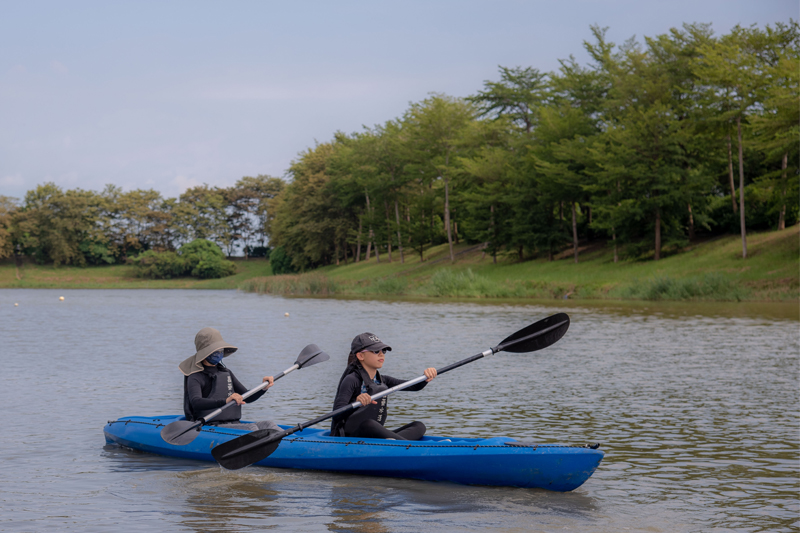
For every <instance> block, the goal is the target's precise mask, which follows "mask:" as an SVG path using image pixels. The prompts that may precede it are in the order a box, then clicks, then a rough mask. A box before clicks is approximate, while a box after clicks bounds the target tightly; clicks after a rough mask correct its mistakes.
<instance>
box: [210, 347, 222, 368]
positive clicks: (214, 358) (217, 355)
mask: <svg viewBox="0 0 800 533" xmlns="http://www.w3.org/2000/svg"><path fill="white" fill-rule="evenodd" d="M224 356H225V352H224V351H222V350H218V351H216V352H214V353H212V354H211V355H209V356H208V357H206V362H208V363H211V364H212V365H215V366H216V365H217V364H219V363H220V362H222V358H223V357H224Z"/></svg>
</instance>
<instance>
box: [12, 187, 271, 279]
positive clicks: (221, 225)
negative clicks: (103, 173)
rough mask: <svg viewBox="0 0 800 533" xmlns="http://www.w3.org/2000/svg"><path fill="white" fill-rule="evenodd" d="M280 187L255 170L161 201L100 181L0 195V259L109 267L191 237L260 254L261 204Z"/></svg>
mask: <svg viewBox="0 0 800 533" xmlns="http://www.w3.org/2000/svg"><path fill="white" fill-rule="evenodd" d="M284 185H285V182H284V181H283V180H281V179H278V178H274V177H269V176H263V175H260V176H256V177H244V178H242V179H240V180H239V181H238V182H236V184H235V185H233V186H232V187H227V188H219V187H210V186H208V185H201V186H197V187H192V188H189V189H187V190H186V191H185V192H184V193H183V194H181V195H180V197H178V198H164V197H162V195H161V194H160V193H159V192H158V191H155V190H152V189H150V190H142V189H137V190H132V191H128V192H123V191H122V190H121V189H120V188H119V187H116V186H114V185H108V186H106V188H105V189H104V190H103V191H101V192H94V191H86V190H82V189H72V190H66V191H64V190H62V189H61V188H60V187H58V186H56V185H54V184H52V183H45V184H43V185H39V186H37V187H36V188H35V189H33V190H31V191H28V192H27V193H26V195H25V198H24V199H23V200H22V201H21V202H16V201H15V200H14V199H12V198H8V197H3V196H0V257H8V256H10V255H12V254H17V255H18V256H28V257H31V258H33V259H34V260H36V261H37V262H40V263H53V264H56V265H58V264H71V265H81V266H82V265H87V264H89V265H98V264H114V263H124V262H126V261H128V260H129V259H132V258H134V257H138V256H140V255H141V254H143V252H148V251H151V252H154V253H158V252H170V253H172V252H175V251H177V250H179V249H180V248H181V246H182V245H186V244H188V243H190V242H192V241H195V240H197V239H201V240H208V241H211V242H214V243H216V244H217V245H218V246H219V247H220V248H221V249H222V250H223V251H224V252H225V253H226V254H227V255H228V256H230V255H234V253H243V254H244V255H245V256H246V257H247V256H262V257H263V256H264V255H266V253H267V251H268V248H267V243H268V235H269V232H270V224H271V222H272V217H271V211H270V209H269V205H270V202H271V201H272V200H273V199H274V198H275V197H276V196H277V195H278V194H279V193H280V192H281V191H282V190H283V188H284ZM196 246H200V247H201V248H202V247H203V246H204V245H202V244H198V245H196ZM195 263H196V261H195ZM195 267H196V264H195V265H193V266H192V268H190V269H189V270H192V269H193V268H195ZM181 268H183V266H182V265H181ZM178 270H180V269H178Z"/></svg>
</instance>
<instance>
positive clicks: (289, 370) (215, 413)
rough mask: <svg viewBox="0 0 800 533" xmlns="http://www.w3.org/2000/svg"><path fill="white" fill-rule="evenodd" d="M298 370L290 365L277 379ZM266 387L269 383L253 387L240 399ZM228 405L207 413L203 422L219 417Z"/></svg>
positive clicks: (265, 382)
mask: <svg viewBox="0 0 800 533" xmlns="http://www.w3.org/2000/svg"><path fill="white" fill-rule="evenodd" d="M298 368H300V365H292V366H290V367H289V368H287V369H286V370H284V371H283V372H281V373H280V374H278V377H283V376H285V375H286V374H288V373H289V372H292V371H294V370H297V369H298ZM276 379H277V378H276ZM267 385H269V381H264V382H262V383H261V385H259V386H258V387H255V388H253V389H250V390H249V391H247V392H245V393H244V394H242V399H243V400H246V399H247V398H249V397H250V396H252V395H253V394H255V393H257V392H258V391H260V390H261V389H263V388H264V387H266V386H267ZM229 403H230V402H228V403H226V404H225V405H224V406H223V407H220V408H219V409H217V410H216V411H214V412H212V413H209V415H208V416H204V417H203V420H205V421H206V422H208V421H209V420H211V419H212V418H214V417H215V416H217V415H219V414H220V413H221V412H222V410H223V409H225V407H227V406H228V404H229Z"/></svg>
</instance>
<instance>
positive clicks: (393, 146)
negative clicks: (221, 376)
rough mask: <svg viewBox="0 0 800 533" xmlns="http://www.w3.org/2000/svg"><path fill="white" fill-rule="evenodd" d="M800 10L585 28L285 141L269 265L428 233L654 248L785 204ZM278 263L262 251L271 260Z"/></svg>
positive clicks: (647, 252) (790, 206) (433, 240)
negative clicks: (531, 53) (418, 96)
mask: <svg viewBox="0 0 800 533" xmlns="http://www.w3.org/2000/svg"><path fill="white" fill-rule="evenodd" d="M798 35H799V32H798V25H797V23H795V22H791V23H790V24H782V23H778V24H775V25H774V26H767V27H766V28H764V29H759V28H755V27H750V28H743V27H738V26H737V27H735V28H733V29H732V30H731V32H730V33H728V34H726V35H722V36H719V37H717V36H714V35H713V33H712V31H711V29H710V26H709V25H704V24H687V25H684V26H683V27H682V28H681V29H673V30H671V31H670V32H669V33H667V34H664V35H658V36H656V37H652V38H646V39H645V42H644V43H639V42H636V41H634V40H630V41H627V42H625V43H624V44H622V45H620V46H616V45H614V44H613V43H610V42H608V40H607V39H606V31H605V30H604V29H601V28H597V27H593V28H592V37H593V38H592V40H591V41H590V42H585V43H584V46H585V48H586V50H587V51H588V53H589V56H590V58H591V60H590V62H589V63H588V64H586V65H581V64H579V63H578V62H577V61H576V60H575V59H574V58H569V59H566V60H562V61H560V68H559V69H558V71H557V72H551V73H544V72H541V71H539V70H537V69H535V68H533V67H525V68H523V67H515V68H507V67H500V71H499V79H498V80H495V81H487V82H485V84H484V87H483V88H482V89H481V90H480V91H478V92H477V93H476V94H474V95H472V96H469V97H467V98H454V97H450V96H447V95H441V94H433V95H431V96H430V97H429V98H427V99H425V100H423V101H421V102H417V103H412V104H411V105H410V106H409V108H408V109H407V110H406V112H405V113H404V114H403V115H402V116H401V117H398V118H396V119H393V120H389V121H387V122H386V123H384V124H381V125H377V126H375V127H371V128H365V129H364V131H361V132H357V133H353V134H344V133H337V134H336V135H335V136H334V138H333V139H332V140H331V141H329V142H325V143H320V144H317V145H316V146H315V147H313V148H310V149H308V150H307V151H305V152H303V153H301V154H299V156H298V157H297V158H296V160H295V161H294V162H293V164H292V165H291V168H290V169H289V175H290V177H291V182H290V183H289V184H288V185H287V187H286V188H285V189H284V190H283V192H282V193H281V194H280V195H279V196H278V197H277V198H276V200H275V203H274V211H275V220H274V222H273V225H272V228H271V234H270V237H271V241H270V242H272V243H273V244H274V245H275V246H277V247H278V248H276V250H275V251H276V252H278V253H279V255H280V258H281V260H282V261H281V264H285V265H286V266H285V269H283V268H282V270H291V269H295V270H303V269H308V268H313V267H315V266H319V265H325V264H331V263H336V264H339V263H340V262H345V263H346V262H349V261H360V260H362V259H369V258H370V257H371V255H373V254H374V255H375V257H376V259H377V260H378V261H387V260H388V261H393V260H396V259H399V260H400V261H404V258H405V256H406V255H407V254H409V253H414V254H418V255H419V257H420V258H421V259H422V260H424V257H425V250H426V247H428V246H430V245H432V244H443V243H447V244H448V246H449V255H450V259H451V260H453V258H454V252H453V245H454V244H458V243H459V242H460V241H465V242H470V243H486V250H487V253H490V254H491V255H492V256H493V257H494V260H495V261H496V258H497V254H499V253H505V254H512V255H513V256H515V257H518V259H520V260H524V259H526V258H530V257H535V256H538V257H549V258H550V259H552V258H553V256H554V255H555V254H556V253H557V252H559V251H562V250H564V249H565V248H566V249H569V247H571V248H572V253H573V255H574V260H575V261H576V262H577V261H578V258H579V248H580V244H581V242H587V241H593V240H601V239H602V240H605V241H606V242H607V243H608V245H609V246H610V247H612V248H613V250H614V260H615V261H617V260H618V258H619V257H620V256H621V255H623V254H624V255H625V256H628V257H641V258H652V259H655V260H658V259H660V258H661V257H663V255H664V254H665V253H670V252H672V251H676V250H680V249H681V248H683V247H685V246H686V245H687V244H688V243H689V242H690V241H691V240H692V239H694V238H695V237H696V236H697V235H698V234H699V233H705V234H714V233H730V232H735V233H741V237H742V255H743V257H746V255H747V248H746V245H747V241H746V235H747V229H760V230H765V229H776V228H784V227H785V226H786V224H787V223H789V224H793V223H795V222H797V220H798V140H800V129H799V128H798V117H800V98H799V94H800V93H799V92H798V73H800V39H799V38H798ZM273 269H274V266H273Z"/></svg>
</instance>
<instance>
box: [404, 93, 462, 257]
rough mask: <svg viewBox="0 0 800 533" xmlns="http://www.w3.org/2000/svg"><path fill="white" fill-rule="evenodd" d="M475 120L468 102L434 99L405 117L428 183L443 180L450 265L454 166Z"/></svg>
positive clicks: (422, 103) (417, 106)
mask: <svg viewBox="0 0 800 533" xmlns="http://www.w3.org/2000/svg"><path fill="white" fill-rule="evenodd" d="M475 116H476V110H475V109H474V107H473V106H472V105H471V104H469V103H468V102H467V101H465V100H461V99H458V98H453V97H449V96H445V95H434V96H431V97H430V98H428V99H426V100H424V101H422V102H421V103H417V104H412V105H411V108H410V109H409V110H408V112H407V113H406V117H405V121H406V123H407V124H408V126H409V128H410V130H409V131H410V137H411V138H410V142H412V143H413V144H414V148H415V151H416V154H417V159H418V161H419V166H420V168H421V169H422V170H423V172H425V173H426V174H428V176H429V179H431V180H436V179H441V180H442V183H443V185H444V227H445V231H446V232H447V244H448V246H449V248H450V261H451V262H453V261H455V255H454V254H453V235H452V228H451V224H450V188H451V185H450V184H451V180H452V179H453V174H454V173H455V169H454V168H453V165H454V163H455V162H456V158H457V157H458V156H459V155H464V150H465V148H466V147H465V146H464V143H463V137H464V133H465V130H466V128H467V127H468V126H469V124H470V122H472V121H473V120H474V119H475Z"/></svg>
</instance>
